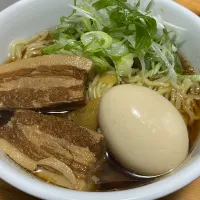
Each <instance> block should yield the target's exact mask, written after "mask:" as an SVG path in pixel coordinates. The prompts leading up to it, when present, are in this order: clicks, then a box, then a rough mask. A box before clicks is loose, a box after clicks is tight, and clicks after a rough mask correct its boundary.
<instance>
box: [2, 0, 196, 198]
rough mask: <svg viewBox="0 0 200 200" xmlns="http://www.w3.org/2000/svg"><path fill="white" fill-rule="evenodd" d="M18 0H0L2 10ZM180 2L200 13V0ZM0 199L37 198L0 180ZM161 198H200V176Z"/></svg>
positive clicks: (179, 0)
mask: <svg viewBox="0 0 200 200" xmlns="http://www.w3.org/2000/svg"><path fill="white" fill-rule="evenodd" d="M16 1H17V0H0V10H1V9H3V8H5V7H7V6H8V5H10V4H12V3H14V2H16ZM177 1H178V2H179V3H181V4H183V5H184V6H186V7H188V8H190V9H191V10H192V11H194V12H196V13H197V14H200V0H177ZM0 200H37V199H36V198H34V197H31V196H29V195H27V194H25V193H23V192H21V191H19V190H17V189H15V188H13V187H11V186H9V185H8V184H6V183H5V182H3V181H1V180H0ZM160 200H200V178H199V179H197V180H196V181H194V182H193V183H191V184H190V185H188V186H187V187H185V188H183V189H182V190H180V191H178V192H176V193H174V194H171V195H169V196H167V197H164V198H162V199H160Z"/></svg>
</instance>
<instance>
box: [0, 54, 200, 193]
mask: <svg viewBox="0 0 200 200" xmlns="http://www.w3.org/2000/svg"><path fill="white" fill-rule="evenodd" d="M7 62H8V63H9V62H11V61H10V60H9V61H7ZM181 63H182V65H183V66H184V71H185V74H194V68H192V67H191V65H189V63H188V61H186V60H185V59H184V57H181ZM199 106H200V104H199ZM39 112H41V113H43V114H50V115H52V114H53V115H57V116H60V117H62V115H64V114H63V113H66V112H68V111H66V109H65V108H64V107H62V106H61V107H60V108H58V109H53V110H51V112H49V110H45V109H44V110H42V111H39ZM12 115H13V112H12V111H0V126H3V125H4V124H6V123H7V122H8V121H9V120H10V118H11V117H12ZM188 132H189V141H190V152H191V151H192V150H193V148H194V147H195V144H196V142H197V139H198V137H199V132H200V121H196V122H195V123H194V124H193V125H192V126H190V127H188ZM31 175H32V174H31ZM93 177H95V180H94V181H93V183H92V185H91V191H93V192H96V191H98V192H106V191H119V190H127V189H132V188H137V187H141V186H144V185H147V184H149V183H152V182H156V181H157V180H159V179H161V178H163V177H164V176H163V177H160V178H158V179H139V178H136V177H133V176H131V175H129V174H128V173H126V172H125V171H124V170H123V168H122V167H121V166H120V165H119V164H118V163H117V162H113V159H111V158H110V157H108V158H105V160H104V162H103V164H102V166H101V167H100V169H99V170H98V171H97V172H96V173H95V174H94V175H93ZM40 180H42V179H40ZM42 181H44V180H42Z"/></svg>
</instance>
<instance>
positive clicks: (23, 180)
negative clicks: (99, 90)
mask: <svg viewBox="0 0 200 200" xmlns="http://www.w3.org/2000/svg"><path fill="white" fill-rule="evenodd" d="M69 3H71V4H73V0H22V1H19V2H18V3H16V4H14V5H12V6H11V7H9V8H7V9H6V10H4V11H3V12H1V13H0V27H1V30H0V44H1V45H0V62H3V61H4V60H5V59H6V57H7V54H8V49H9V44H10V42H11V41H12V40H13V39H16V38H24V37H28V36H32V35H34V34H35V33H36V32H38V31H41V30H44V29H46V28H49V27H52V26H54V25H57V24H58V23H59V18H60V16H63V15H68V14H69V12H70V11H71V9H70V8H69V7H68V4H69ZM155 10H157V12H159V13H160V14H161V16H162V17H163V18H164V19H165V20H166V21H168V22H171V23H173V24H176V25H178V26H181V27H183V28H185V29H187V31H181V32H180V36H179V40H180V41H181V40H185V41H186V42H185V44H184V46H183V47H182V49H181V51H182V52H183V53H184V54H185V55H186V57H187V58H188V59H189V60H190V62H191V63H192V64H193V65H194V66H195V67H196V69H197V71H198V69H200V60H199V59H200V45H199V41H200V19H199V18H198V17H197V16H195V15H194V14H193V13H192V12H190V11H188V10H187V9H185V8H183V7H181V6H180V5H178V4H176V3H174V2H172V1H170V0H157V1H156V6H155ZM199 176H200V143H199V142H198V144H197V145H196V147H195V149H194V151H193V152H192V154H191V155H190V157H189V158H188V159H187V161H186V162H185V164H184V165H183V166H182V167H180V168H179V169H178V170H176V171H175V172H174V173H173V174H170V175H169V176H167V177H165V178H163V179H162V180H160V181H157V182H155V183H152V184H149V185H147V186H144V187H140V188H137V189H130V190H126V191H120V192H104V193H88V192H77V191H71V190H67V189H63V188H59V187H56V186H52V185H49V184H46V183H44V182H41V181H39V180H37V179H35V178H34V177H32V176H29V175H28V174H27V173H26V172H25V171H23V170H21V169H20V168H19V167H17V166H16V165H15V164H13V163H12V162H11V161H9V160H8V159H7V158H6V157H5V156H4V155H3V154H0V178H2V179H3V180H5V181H7V182H8V183H10V184H11V185H13V186H14V187H16V188H18V189H20V190H22V191H24V192H26V193H29V194H31V195H34V196H36V197H39V198H42V199H48V200H75V199H76V200H106V199H109V200H151V199H157V198H159V197H162V196H165V195H167V194H169V193H172V192H174V191H176V190H178V189H180V188H182V187H184V186H185V185H187V184H189V183H190V182H192V181H193V180H195V179H196V178H198V177H199Z"/></svg>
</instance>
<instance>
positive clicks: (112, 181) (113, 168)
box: [92, 121, 200, 192]
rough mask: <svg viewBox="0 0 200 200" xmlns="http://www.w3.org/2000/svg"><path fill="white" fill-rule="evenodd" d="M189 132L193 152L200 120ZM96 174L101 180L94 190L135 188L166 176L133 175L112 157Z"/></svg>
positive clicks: (189, 128) (189, 127)
mask: <svg viewBox="0 0 200 200" xmlns="http://www.w3.org/2000/svg"><path fill="white" fill-rule="evenodd" d="M188 133H189V144H190V151H189V153H191V152H192V150H193V149H194V147H195V145H196V143H197V141H198V138H199V136H200V135H199V133H200V121H196V122H195V123H194V124H193V125H192V126H188ZM167 175H168V174H167ZM167 175H166V176H167ZM95 176H96V177H98V179H99V180H98V182H97V183H96V184H94V185H93V187H92V191H98V192H105V191H120V190H127V189H133V188H137V187H141V186H144V185H147V184H150V183H153V182H156V181H158V180H160V179H162V178H164V177H165V176H161V177H159V178H146V179H140V178H137V177H133V176H131V175H129V174H127V173H126V172H125V171H123V168H122V167H121V166H119V164H117V162H113V159H111V158H110V157H109V158H107V159H106V160H105V162H104V163H103V165H102V167H101V169H100V170H99V171H98V172H97V173H96V174H95Z"/></svg>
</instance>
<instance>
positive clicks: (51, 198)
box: [0, 0, 200, 200]
mask: <svg viewBox="0 0 200 200" xmlns="http://www.w3.org/2000/svg"><path fill="white" fill-rule="evenodd" d="M34 1H36V0H20V1H18V2H16V3H14V4H13V5H11V6H9V7H7V8H6V9H4V10H3V11H1V12H0V17H1V16H6V15H9V14H10V13H12V12H15V10H17V9H18V8H20V7H23V6H25V5H27V4H29V3H31V2H34ZM165 1H168V2H169V4H171V6H173V7H176V8H177V9H181V10H182V11H183V12H184V13H185V14H186V15H188V17H190V18H191V20H194V21H195V22H196V23H198V24H199V27H200V19H199V17H198V16H197V15H195V14H194V13H193V12H191V11H189V10H188V9H186V8H184V7H183V6H181V5H179V4H177V3H176V2H173V1H172V0H165ZM199 143H200V141H199ZM193 159H194V161H193V162H191V164H190V165H188V166H185V167H184V169H182V170H180V171H178V172H177V173H174V174H172V175H171V176H169V177H166V178H164V179H162V180H159V181H157V182H155V183H151V184H148V185H146V186H143V187H139V188H135V189H129V190H123V191H116V192H101V193H100V192H80V191H72V190H68V189H63V188H60V187H57V186H53V185H49V184H46V183H44V182H41V181H39V180H37V179H35V178H33V177H31V176H27V175H25V174H19V173H17V170H16V169H15V168H16V167H15V166H14V167H11V166H10V165H8V162H7V161H5V159H3V157H2V156H0V178H2V179H3V180H4V181H6V182H8V183H9V184H11V185H12V186H14V187H15V188H17V189H19V190H21V191H24V192H26V193H28V194H30V195H33V196H35V197H38V198H42V199H48V200H56V199H58V200H72V199H76V200H86V199H87V200H94V199H95V200H102V199H107V198H109V199H111V200H149V199H157V198H160V197H163V196H165V195H168V194H170V193H173V192H175V191H177V190H179V189H181V188H183V187H184V186H186V185H187V184H189V183H190V182H192V181H194V180H195V179H196V178H198V177H199V176H200V168H199V165H200V156H199V157H195V158H193Z"/></svg>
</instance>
